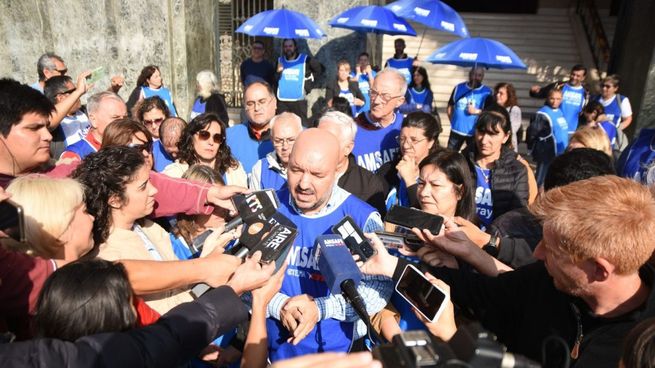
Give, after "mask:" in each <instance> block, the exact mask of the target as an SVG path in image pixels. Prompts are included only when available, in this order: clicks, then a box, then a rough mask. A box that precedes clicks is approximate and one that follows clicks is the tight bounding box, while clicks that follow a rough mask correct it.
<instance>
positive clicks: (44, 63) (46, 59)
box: [36, 52, 64, 81]
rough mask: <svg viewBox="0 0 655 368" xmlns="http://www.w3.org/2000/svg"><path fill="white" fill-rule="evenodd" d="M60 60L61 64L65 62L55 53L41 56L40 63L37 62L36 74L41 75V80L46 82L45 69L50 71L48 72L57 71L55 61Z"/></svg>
mask: <svg viewBox="0 0 655 368" xmlns="http://www.w3.org/2000/svg"><path fill="white" fill-rule="evenodd" d="M53 59H55V60H59V61H60V62H62V63H63V62H64V59H62V58H61V56H59V55H57V54H55V53H54V52H46V53H45V54H43V55H41V57H39V61H37V62H36V72H37V73H38V74H39V80H40V81H42V80H45V74H43V69H48V70H55V69H57V66H56V65H55V62H54V61H53Z"/></svg>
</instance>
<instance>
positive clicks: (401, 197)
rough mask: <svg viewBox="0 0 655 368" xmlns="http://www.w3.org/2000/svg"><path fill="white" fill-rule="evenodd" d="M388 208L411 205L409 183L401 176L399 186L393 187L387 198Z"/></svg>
mask: <svg viewBox="0 0 655 368" xmlns="http://www.w3.org/2000/svg"><path fill="white" fill-rule="evenodd" d="M384 204H385V206H386V208H387V210H389V209H391V207H393V206H403V207H409V192H408V191H407V184H405V181H404V180H403V179H402V178H400V183H399V184H398V186H397V187H392V188H391V190H390V191H389V194H388V195H387V199H386V200H385V203H384Z"/></svg>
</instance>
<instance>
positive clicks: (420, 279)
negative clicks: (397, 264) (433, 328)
mask: <svg viewBox="0 0 655 368" xmlns="http://www.w3.org/2000/svg"><path fill="white" fill-rule="evenodd" d="M396 292H397V293H398V294H400V296H402V297H403V299H405V300H406V301H407V302H408V303H409V304H411V305H412V306H413V307H414V308H415V309H416V310H417V311H418V312H419V313H420V315H421V316H423V317H424V318H425V319H426V320H427V321H429V322H436V321H437V320H438V319H439V316H440V315H441V313H443V311H444V309H445V308H446V306H447V305H448V304H449V302H450V294H449V293H448V292H446V291H444V290H443V289H442V288H440V287H438V286H436V285H435V284H434V283H433V282H431V281H430V280H429V279H428V278H427V277H426V276H424V275H423V273H422V272H421V271H419V270H418V268H416V267H415V266H414V265H411V264H409V265H407V267H405V270H404V271H403V273H402V275H401V276H400V279H399V280H398V283H397V284H396ZM453 322H454V321H453Z"/></svg>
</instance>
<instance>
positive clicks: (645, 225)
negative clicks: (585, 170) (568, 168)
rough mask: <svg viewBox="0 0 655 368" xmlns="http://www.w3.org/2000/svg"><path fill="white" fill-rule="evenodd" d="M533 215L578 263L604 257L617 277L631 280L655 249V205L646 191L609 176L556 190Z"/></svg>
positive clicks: (540, 199) (541, 200)
mask: <svg viewBox="0 0 655 368" xmlns="http://www.w3.org/2000/svg"><path fill="white" fill-rule="evenodd" d="M590 193H598V195H597V196H590ZM592 197H593V198H592ZM530 210H531V211H532V213H533V214H534V215H535V216H537V218H539V219H540V220H542V221H543V224H544V225H543V226H544V230H545V229H549V230H550V231H552V232H553V233H554V234H556V238H557V240H558V242H557V243H558V245H557V247H558V248H559V249H560V250H562V251H563V252H564V253H566V254H568V255H570V256H571V258H572V260H573V261H574V262H581V261H585V260H589V259H593V258H597V257H601V258H604V259H606V260H608V261H609V262H610V263H612V264H613V265H614V266H615V267H616V273H617V274H619V275H629V274H633V273H635V272H637V271H638V270H639V268H640V267H641V266H642V265H643V264H645V263H646V262H647V261H648V259H649V258H650V256H651V255H652V254H653V249H655V245H654V243H653V239H655V200H654V199H653V196H652V195H651V193H650V191H649V190H648V188H647V187H645V186H643V185H641V184H639V183H636V182H634V181H632V180H629V179H624V178H619V177H618V176H613V175H605V176H598V177H594V178H590V179H586V180H581V181H577V182H574V183H571V184H568V185H565V186H562V187H557V188H553V189H551V190H548V191H546V192H544V193H543V194H542V195H540V196H539V197H538V198H537V200H536V201H535V202H534V203H533V204H532V205H531V206H530Z"/></svg>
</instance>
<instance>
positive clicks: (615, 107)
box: [597, 94, 623, 129]
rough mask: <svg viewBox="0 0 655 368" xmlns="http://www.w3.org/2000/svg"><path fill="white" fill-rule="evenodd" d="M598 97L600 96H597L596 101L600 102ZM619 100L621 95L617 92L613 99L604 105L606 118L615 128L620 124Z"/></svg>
mask: <svg viewBox="0 0 655 368" xmlns="http://www.w3.org/2000/svg"><path fill="white" fill-rule="evenodd" d="M600 99H601V96H598V98H597V101H598V102H600ZM621 101H623V98H622V96H621V95H619V94H617V95H616V96H615V97H614V100H612V102H610V104H609V105H607V106H605V115H606V116H607V120H609V121H611V122H612V123H613V124H614V126H615V127H616V128H617V129H618V127H619V126H620V125H621Z"/></svg>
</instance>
